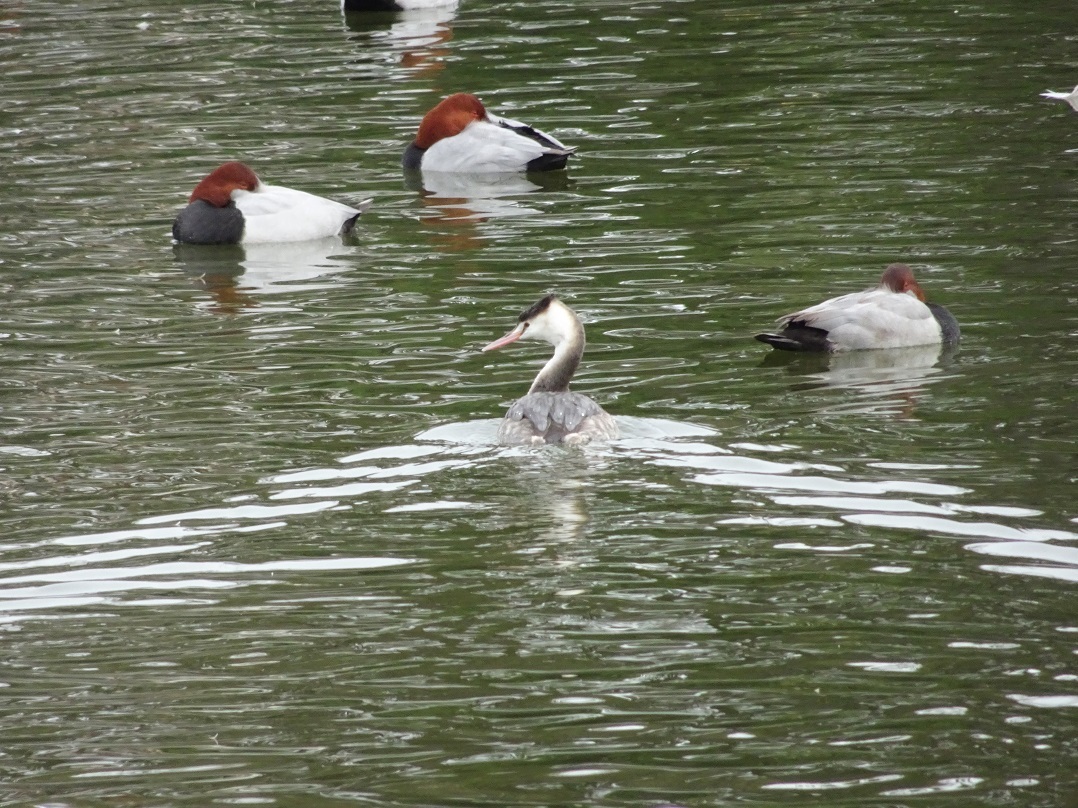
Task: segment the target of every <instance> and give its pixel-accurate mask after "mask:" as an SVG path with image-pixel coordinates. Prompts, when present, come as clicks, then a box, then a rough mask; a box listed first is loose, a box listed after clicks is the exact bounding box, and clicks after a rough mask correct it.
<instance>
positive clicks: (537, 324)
mask: <svg viewBox="0 0 1078 808" xmlns="http://www.w3.org/2000/svg"><path fill="white" fill-rule="evenodd" d="M583 333H584V332H583V328H582V327H581V325H580V320H579V319H578V318H577V316H576V314H575V313H574V312H573V310H572V309H570V308H569V307H568V306H566V305H565V304H564V303H562V302H561V300H559V299H558V296H557V295H547V296H546V297H544V298H543V299H542V300H540V301H539V302H537V303H536V304H535V305H534V306H532V307H531V308H529V309H526V310H525V311H523V312H521V314H520V317H519V318H518V319H517V325H516V328H514V329H513V330H512V331H510V332H509V333H508V334H506V335H505V336H504V337H502V338H501V339H496V340H494V342H492V343H490V344H489V345H487V346H485V347H484V348H483V350H484V351H493V350H494V349H496V348H501V347H502V346H505V345H508V344H509V343H511V342H516V341H517V340H518V339H537V340H542V341H543V342H549V343H550V344H551V345H553V346H554V347H555V348H556V347H558V346H559V345H561V344H562V343H564V342H568V341H571V340H574V339H579V340H580V341H581V343H583V339H584V336H583Z"/></svg>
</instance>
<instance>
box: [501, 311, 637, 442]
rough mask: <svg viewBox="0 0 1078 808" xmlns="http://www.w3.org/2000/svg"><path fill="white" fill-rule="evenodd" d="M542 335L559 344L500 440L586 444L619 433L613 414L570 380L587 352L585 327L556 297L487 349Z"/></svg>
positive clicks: (509, 416) (507, 421)
mask: <svg viewBox="0 0 1078 808" xmlns="http://www.w3.org/2000/svg"><path fill="white" fill-rule="evenodd" d="M521 338H524V339H538V340H543V341H544V342H549V343H550V344H551V345H553V346H554V356H552V357H551V358H550V360H549V361H548V362H547V363H546V365H544V366H543V369H542V370H540V371H539V375H538V376H536V377H535V381H534V382H532V386H531V388H530V389H529V390H528V395H526V396H524V397H523V398H521V399H518V400H517V402H516V403H515V404H513V406H511V407H510V408H509V412H508V413H506V416H505V418H504V419H503V420H502V423H501V426H499V427H498V442H499V443H504V444H508V445H513V446H519V445H535V446H539V445H542V444H544V443H568V444H581V443H587V442H588V441H590V440H592V439H599V440H612V439H614V438H616V437H618V425H617V424H616V423H615V422H614V418H613V417H612V416H611V415H610V413H608V412H607V411H606V410H604V409H603V408H602V407H600V406H599V405H598V404H596V403H595V401H593V400H592V399H590V398H588V397H587V396H585V395H583V394H582V393H574V392H572V391H570V390H569V382H570V381H571V380H572V378H573V374H574V373H576V369H577V366H578V365H579V364H580V357H581V356H582V355H583V354H584V326H583V325H581V323H580V320H579V319H578V318H577V316H576V313H575V312H574V311H573V310H572V309H570V308H569V307H568V306H566V305H565V304H564V303H562V302H561V301H560V300H559V299H558V298H557V296H555V295H547V296H546V297H544V298H543V299H542V300H540V301H539V302H538V303H536V304H535V305H534V306H532V307H531V308H530V309H528V310H527V311H525V312H524V313H522V314H521V315H520V317H519V318H518V321H517V325H516V328H514V329H513V330H512V331H510V332H509V333H508V334H506V335H505V336H504V337H502V338H501V339H497V340H495V341H494V342H492V343H490V345H487V346H486V347H485V348H483V350H484V351H493V350H494V349H495V348H501V347H502V346H503V345H508V344H509V343H511V342H516V341H517V340H518V339H521Z"/></svg>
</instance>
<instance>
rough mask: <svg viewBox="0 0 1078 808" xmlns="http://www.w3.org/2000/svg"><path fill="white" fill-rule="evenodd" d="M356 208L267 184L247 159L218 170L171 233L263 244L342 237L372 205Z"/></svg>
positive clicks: (196, 239) (189, 239)
mask: <svg viewBox="0 0 1078 808" xmlns="http://www.w3.org/2000/svg"><path fill="white" fill-rule="evenodd" d="M370 204H371V201H370V200H369V199H368V200H366V201H364V202H360V203H359V204H358V205H356V206H355V207H350V206H348V205H343V204H341V203H340V202H334V201H333V200H332V199H326V198H325V197H321V196H315V195H314V194H309V193H307V192H306V191H297V190H295V189H293V188H284V187H282V186H280V185H266V184H265V183H263V182H262V181H261V180H260V179H258V175H256V174H255V172H254V171H252V170H251V169H250V167H249V166H247V165H245V164H244V163H239V162H232V163H225V164H224V165H221V166H219V167H218V168H216V169H214V170H213V171H212V172H211V173H210V174H209V175H208V176H207V177H206V178H205V179H203V180H202V182H200V183H199V184H198V185H196V186H195V190H194V191H192V192H191V196H190V198H189V200H188V205H187V207H186V208H184V209H183V210H181V211H180V212H179V214H178V215H177V216H176V220H175V221H174V222H173V223H172V237H173V238H174V239H176V241H179V242H183V243H186V244H261V243H268V242H275V241H276V242H283V241H307V240H310V239H320V238H328V237H330V236H337V235H344V234H345V233H349V232H351V230H352V228H353V227H355V224H356V220H357V219H358V218H359V215H360V214H361V213H363V211H365V210H366V209H367V208H369V207H370Z"/></svg>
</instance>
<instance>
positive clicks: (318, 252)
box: [173, 238, 354, 314]
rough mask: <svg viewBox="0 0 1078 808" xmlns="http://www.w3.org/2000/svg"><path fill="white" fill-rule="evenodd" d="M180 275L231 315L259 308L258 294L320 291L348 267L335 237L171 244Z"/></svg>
mask: <svg viewBox="0 0 1078 808" xmlns="http://www.w3.org/2000/svg"><path fill="white" fill-rule="evenodd" d="M173 254H174V256H175V260H176V262H177V263H178V264H179V265H180V267H181V268H182V269H183V271H184V274H186V275H187V276H188V277H190V278H192V279H193V280H194V281H195V283H196V284H197V285H198V286H200V287H201V288H203V289H205V290H206V291H208V292H210V293H211V294H212V295H213V298H214V304H213V305H212V306H210V310H211V311H214V312H217V313H221V314H234V313H236V312H238V311H240V310H241V309H245V308H253V307H257V306H260V305H261V303H260V301H259V297H260V296H262V295H272V294H280V293H285V292H294V291H296V290H299V289H303V290H311V289H325V288H329V287H331V286H333V285H334V281H333V280H331V277H332V276H333V275H337V274H339V273H341V272H345V271H347V270H350V269H353V268H354V263H353V262H352V261H351V260H349V257H350V256H349V253H348V248H347V247H346V246H345V245H344V244H343V243H342V242H341V240H340V239H339V238H327V239H318V240H314V241H295V242H284V243H280V244H276V243H274V244H248V245H238V244H222V245H214V246H209V245H203V244H175V245H173Z"/></svg>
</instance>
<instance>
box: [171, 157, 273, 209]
mask: <svg viewBox="0 0 1078 808" xmlns="http://www.w3.org/2000/svg"><path fill="white" fill-rule="evenodd" d="M258 186H259V180H258V175H257V174H255V172H254V171H252V170H251V169H250V167H249V166H247V165H246V164H244V163H240V162H238V161H233V162H231V163H225V164H224V165H222V166H219V167H218V168H215V169H214V170H213V171H212V172H210V174H209V176H207V177H206V178H205V179H204V180H202V182H200V183H199V184H198V185H196V186H195V190H194V191H192V192H191V196H190V198H189V199H188V200H187V201H188V202H194V201H195V200H196V199H201V200H202V201H204V202H208V203H210V204H211V205H213V206H214V207H217V208H223V207H225V206H226V205H228V203H229V202H231V201H232V192H233V191H237V190H243V191H254V190H256V189H257V188H258Z"/></svg>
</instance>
